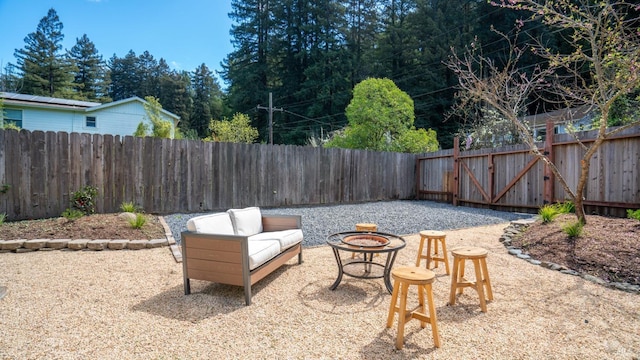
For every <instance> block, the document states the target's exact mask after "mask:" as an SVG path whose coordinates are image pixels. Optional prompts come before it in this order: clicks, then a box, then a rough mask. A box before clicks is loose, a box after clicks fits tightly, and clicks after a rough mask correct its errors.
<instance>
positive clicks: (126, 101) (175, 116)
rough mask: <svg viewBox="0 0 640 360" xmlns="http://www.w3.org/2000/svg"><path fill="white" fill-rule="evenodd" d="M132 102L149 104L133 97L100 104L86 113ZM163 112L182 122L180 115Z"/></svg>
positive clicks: (163, 110)
mask: <svg viewBox="0 0 640 360" xmlns="http://www.w3.org/2000/svg"><path fill="white" fill-rule="evenodd" d="M130 102H139V103H142V104H147V101H146V100H144V99H141V98H139V97H137V96H133V97H130V98H127V99H122V100H118V101H113V102H110V103H105V104H98V106H94V107H91V108H88V109H86V110H85V111H86V112H92V111H97V110H102V109H107V108H110V107H113V106H119V105H123V104H127V103H130ZM161 112H162V113H163V114H165V115H166V116H168V117H170V118H173V119H175V120H180V116H178V115H176V114H174V113H172V112H169V111H167V110H165V109H162V110H161Z"/></svg>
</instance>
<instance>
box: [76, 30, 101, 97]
mask: <svg viewBox="0 0 640 360" xmlns="http://www.w3.org/2000/svg"><path fill="white" fill-rule="evenodd" d="M68 57H69V59H70V60H71V62H72V63H73V64H74V65H75V67H76V71H75V72H74V74H73V76H74V79H73V83H74V84H75V91H76V92H77V94H78V95H79V98H81V99H87V100H100V99H102V100H105V99H104V98H105V97H106V96H107V89H106V79H105V64H104V61H103V60H102V55H100V54H99V53H98V49H96V46H95V45H94V43H93V42H92V41H91V40H89V37H88V36H87V34H84V35H82V37H81V38H79V39H76V44H75V45H74V46H73V47H72V48H71V50H69V51H68Z"/></svg>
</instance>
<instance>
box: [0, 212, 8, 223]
mask: <svg viewBox="0 0 640 360" xmlns="http://www.w3.org/2000/svg"><path fill="white" fill-rule="evenodd" d="M6 218H7V214H5V213H2V214H0V225H2V224H4V220H5V219H6Z"/></svg>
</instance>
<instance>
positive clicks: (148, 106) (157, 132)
mask: <svg viewBox="0 0 640 360" xmlns="http://www.w3.org/2000/svg"><path fill="white" fill-rule="evenodd" d="M144 99H145V100H146V103H145V104H144V111H145V113H146V118H147V120H149V121H150V122H151V136H153V137H158V138H165V139H171V138H172V133H173V126H172V124H171V122H170V121H168V120H164V119H163V118H162V105H161V104H160V102H159V101H158V99H156V98H155V97H153V96H147V97H145V98H144ZM141 124H142V125H138V128H137V129H136V132H135V135H136V136H140V135H139V133H141V132H143V130H145V131H144V133H145V134H146V129H145V128H144V126H145V124H143V123H141Z"/></svg>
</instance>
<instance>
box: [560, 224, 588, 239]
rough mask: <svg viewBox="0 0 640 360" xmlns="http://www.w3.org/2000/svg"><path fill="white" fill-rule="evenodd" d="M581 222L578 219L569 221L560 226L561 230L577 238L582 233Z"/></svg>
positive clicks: (570, 236)
mask: <svg viewBox="0 0 640 360" xmlns="http://www.w3.org/2000/svg"><path fill="white" fill-rule="evenodd" d="M583 226H584V225H583V224H582V223H581V222H580V221H576V222H571V223H568V224H565V225H563V226H562V231H564V233H565V234H567V235H568V236H569V238H571V239H573V238H577V237H580V235H582V229H583Z"/></svg>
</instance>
